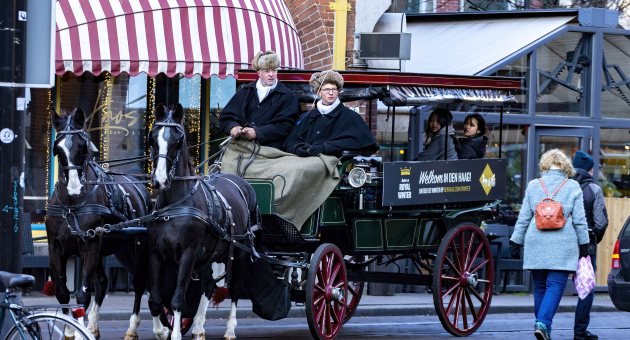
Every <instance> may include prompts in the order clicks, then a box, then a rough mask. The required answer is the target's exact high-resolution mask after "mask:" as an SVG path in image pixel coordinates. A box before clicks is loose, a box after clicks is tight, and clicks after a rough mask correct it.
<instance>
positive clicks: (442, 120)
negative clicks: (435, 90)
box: [416, 107, 457, 161]
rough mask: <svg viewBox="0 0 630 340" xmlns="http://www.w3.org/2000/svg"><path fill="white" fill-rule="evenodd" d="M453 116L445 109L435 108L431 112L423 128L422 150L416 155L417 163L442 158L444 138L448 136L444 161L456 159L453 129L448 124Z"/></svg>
mask: <svg viewBox="0 0 630 340" xmlns="http://www.w3.org/2000/svg"><path fill="white" fill-rule="evenodd" d="M452 121H453V114H451V112H450V111H449V110H447V109H444V108H441V107H439V108H437V109H435V110H433V112H431V115H430V116H429V120H428V121H427V126H426V127H425V139H424V150H423V151H422V152H420V154H418V157H417V158H416V160H418V161H435V160H440V159H445V158H444V138H446V136H447V135H448V137H449V138H448V146H447V152H446V159H448V160H454V159H457V152H456V151H455V129H454V128H453V125H452V124H451V123H450V122H452Z"/></svg>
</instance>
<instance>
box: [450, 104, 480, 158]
mask: <svg viewBox="0 0 630 340" xmlns="http://www.w3.org/2000/svg"><path fill="white" fill-rule="evenodd" d="M457 141H458V143H457V144H456V145H455V147H456V149H457V156H458V157H459V159H480V158H483V157H484V155H485V154H486V145H487V144H488V137H486V121H485V119H483V117H482V116H481V115H479V114H477V113H473V114H471V115H468V116H466V119H464V137H462V138H459V139H458V140H457Z"/></svg>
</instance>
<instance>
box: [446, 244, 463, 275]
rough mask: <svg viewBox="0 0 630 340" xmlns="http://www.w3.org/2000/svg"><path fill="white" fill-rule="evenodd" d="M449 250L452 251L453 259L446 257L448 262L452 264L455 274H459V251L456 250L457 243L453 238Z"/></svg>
mask: <svg viewBox="0 0 630 340" xmlns="http://www.w3.org/2000/svg"><path fill="white" fill-rule="evenodd" d="M451 252H452V253H453V259H450V258H448V256H447V258H448V262H449V264H450V265H451V266H452V267H451V268H453V270H455V271H456V272H457V275H461V270H460V269H461V268H462V266H461V261H460V257H459V252H458V251H457V243H456V242H455V240H454V239H453V240H451Z"/></svg>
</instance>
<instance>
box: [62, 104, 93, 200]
mask: <svg viewBox="0 0 630 340" xmlns="http://www.w3.org/2000/svg"><path fill="white" fill-rule="evenodd" d="M52 122H53V126H54V128H55V131H56V133H57V138H56V139H55V142H54V145H53V155H55V156H57V158H58V159H59V164H60V168H61V170H62V172H63V176H62V178H61V180H62V182H65V184H66V189H67V190H68V194H69V195H71V196H78V195H80V194H81V190H82V189H83V184H84V183H85V167H86V164H87V161H88V160H89V159H90V156H91V154H92V153H93V152H98V149H97V148H96V146H95V145H94V143H92V142H91V141H90V136H89V134H88V132H87V129H86V126H85V123H86V118H85V113H84V112H83V110H81V109H80V108H76V109H74V110H73V111H72V112H69V113H64V114H57V113H55V112H54V111H53V118H52Z"/></svg>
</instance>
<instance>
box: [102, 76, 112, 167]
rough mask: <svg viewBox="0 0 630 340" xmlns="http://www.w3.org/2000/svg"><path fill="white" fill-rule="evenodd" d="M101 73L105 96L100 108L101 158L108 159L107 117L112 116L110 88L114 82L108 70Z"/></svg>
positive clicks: (108, 127)
mask: <svg viewBox="0 0 630 340" xmlns="http://www.w3.org/2000/svg"><path fill="white" fill-rule="evenodd" d="M103 74H104V75H105V89H104V92H105V98H104V99H103V105H102V107H103V108H102V109H101V113H102V114H101V158H102V159H109V134H110V133H111V129H110V119H109V118H110V117H111V116H112V90H113V88H114V84H113V79H112V76H111V74H109V72H105V73H103Z"/></svg>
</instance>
